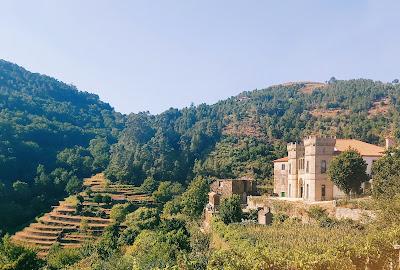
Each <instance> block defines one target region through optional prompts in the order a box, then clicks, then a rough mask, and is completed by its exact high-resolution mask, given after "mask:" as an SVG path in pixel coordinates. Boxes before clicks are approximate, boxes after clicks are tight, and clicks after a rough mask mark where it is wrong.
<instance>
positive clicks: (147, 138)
mask: <svg viewBox="0 0 400 270" xmlns="http://www.w3.org/2000/svg"><path fill="white" fill-rule="evenodd" d="M399 90H400V85H398V84H391V83H382V82H375V81H372V80H364V79H359V80H350V81H340V80H336V79H331V80H330V81H329V83H326V84H321V83H288V84H285V85H278V86H273V87H269V88H267V89H262V90H255V91H251V92H244V93H242V94H240V95H239V96H236V97H231V98H229V99H227V100H225V101H220V102H218V103H216V104H214V105H205V104H202V105H199V106H197V107H195V106H191V107H188V108H184V109H182V110H177V109H170V110H168V111H166V112H164V113H162V114H160V115H155V116H154V115H149V114H146V113H141V114H131V115H129V116H128V120H127V123H126V128H125V129H124V130H123V132H122V133H121V136H120V139H119V141H118V143H117V144H116V145H114V146H113V147H112V150H111V163H110V166H109V167H108V170H107V175H108V177H109V178H110V179H113V180H120V181H126V182H132V183H135V184H140V183H141V182H142V181H143V180H144V179H145V178H147V177H152V178H154V179H155V180H156V181H163V180H171V181H178V182H181V183H187V182H190V180H191V179H192V178H193V177H194V176H195V175H203V176H212V177H233V178H234V177H242V176H249V177H253V178H255V179H257V180H260V181H262V180H267V179H269V178H270V177H271V173H272V162H271V161H272V160H273V159H275V158H277V157H281V156H282V155H284V154H285V151H286V150H285V147H286V143H287V142H289V141H298V140H300V139H302V137H303V136H306V135H309V134H320V135H334V136H337V137H339V138H355V139H360V140H363V141H367V142H370V143H375V144H382V143H383V139H384V136H385V135H387V133H388V132H392V133H393V134H394V135H397V136H398V134H399V133H398V130H397V129H396V124H395V123H397V121H398V119H399V110H400V106H399V105H400V103H399V100H400V99H399V97H400V91H399Z"/></svg>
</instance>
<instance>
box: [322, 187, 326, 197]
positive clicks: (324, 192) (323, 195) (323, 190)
mask: <svg viewBox="0 0 400 270" xmlns="http://www.w3.org/2000/svg"><path fill="white" fill-rule="evenodd" d="M325 194H326V188H325V185H322V186H321V197H322V199H325Z"/></svg>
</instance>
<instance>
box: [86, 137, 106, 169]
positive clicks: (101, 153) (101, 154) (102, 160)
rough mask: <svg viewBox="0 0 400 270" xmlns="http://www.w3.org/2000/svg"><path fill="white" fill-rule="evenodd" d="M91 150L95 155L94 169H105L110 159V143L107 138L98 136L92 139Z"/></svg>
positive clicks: (93, 155)
mask: <svg viewBox="0 0 400 270" xmlns="http://www.w3.org/2000/svg"><path fill="white" fill-rule="evenodd" d="M89 151H90V154H91V155H92V157H93V163H92V169H93V171H94V172H101V171H104V170H105V169H106V168H107V165H108V163H109V161H110V145H109V144H108V142H107V139H106V138H101V137H97V138H95V139H93V140H91V141H90V143H89Z"/></svg>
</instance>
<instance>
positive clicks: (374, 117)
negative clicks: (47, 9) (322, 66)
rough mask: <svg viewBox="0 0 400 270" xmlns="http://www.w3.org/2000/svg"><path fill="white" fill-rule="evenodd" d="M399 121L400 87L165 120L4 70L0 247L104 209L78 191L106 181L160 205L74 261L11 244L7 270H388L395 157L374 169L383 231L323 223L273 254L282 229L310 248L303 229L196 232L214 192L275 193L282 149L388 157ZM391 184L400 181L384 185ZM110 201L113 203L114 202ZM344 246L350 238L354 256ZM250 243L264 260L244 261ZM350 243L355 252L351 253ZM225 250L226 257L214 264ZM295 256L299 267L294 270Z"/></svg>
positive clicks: (313, 95) (281, 99)
mask: <svg viewBox="0 0 400 270" xmlns="http://www.w3.org/2000/svg"><path fill="white" fill-rule="evenodd" d="M399 112H400V85H399V84H398V83H382V82H375V81H372V80H364V79H359V80H349V81H341V80H336V79H334V78H332V79H331V80H329V82H327V83H308V82H304V83H287V84H284V85H277V86H272V87H269V88H266V89H262V90H255V91H250V92H243V93H241V94H239V95H238V96H235V97H231V98H228V99H227V100H224V101H220V102H218V103H216V104H213V105H206V104H201V105H199V106H190V107H188V108H183V109H173V108H171V109H169V110H167V111H165V112H163V113H161V114H158V115H151V114H149V113H144V112H143V113H137V114H135V113H132V114H130V115H121V114H119V113H117V112H115V111H114V109H113V108H112V107H111V106H110V105H108V104H106V103H103V102H101V101H100V100H99V98H98V97H97V96H96V95H93V94H89V93H86V92H80V91H78V90H77V89H76V88H75V87H74V86H70V85H66V84H64V83H62V82H59V81H57V80H55V79H53V78H50V77H47V76H43V75H40V74H33V73H30V72H28V71H26V70H25V69H23V68H21V67H19V66H17V65H14V64H11V63H8V62H5V61H0V230H1V231H2V232H0V234H2V233H4V232H11V233H13V232H14V231H16V230H18V229H20V228H21V227H23V226H24V225H27V223H28V222H30V221H32V220H33V219H34V218H35V217H36V216H38V215H40V214H42V213H44V212H47V211H49V209H50V206H51V205H54V204H57V201H58V200H60V199H61V198H63V197H64V196H66V195H67V194H69V195H77V196H71V197H70V198H69V199H70V200H75V201H77V202H81V201H82V202H83V201H84V197H82V195H81V194H84V195H85V196H86V198H87V199H90V200H91V201H90V202H91V203H94V204H96V205H97V206H99V205H100V203H107V202H106V201H103V197H102V196H92V197H91V195H93V194H92V192H93V191H92V190H90V189H89V190H87V189H86V190H85V191H84V192H82V191H83V189H82V179H83V178H84V177H87V176H90V175H92V174H95V173H98V172H102V171H104V172H105V173H106V176H107V178H108V180H111V181H113V182H120V183H122V185H120V184H116V185H114V184H113V183H108V182H105V183H106V184H105V187H104V188H105V189H108V191H110V189H109V187H110V186H119V187H121V188H122V187H124V188H125V189H126V187H127V185H123V183H129V184H134V185H135V186H136V187H132V186H130V187H129V189H130V192H133V191H134V193H135V194H137V195H139V197H140V196H141V197H143V195H144V194H145V195H144V197H146V198H150V199H151V201H152V202H154V205H153V204H152V205H147V206H145V207H139V208H138V205H136V204H135V203H132V202H130V203H129V202H127V203H125V204H116V205H115V206H114V207H113V208H112V209H108V210H109V211H110V213H109V214H110V217H111V219H112V220H113V221H114V223H113V224H112V225H111V226H108V227H107V228H106V229H105V230H104V234H103V235H102V236H101V237H100V239H99V240H96V241H94V240H93V241H89V242H88V243H87V244H85V245H83V247H81V248H79V249H78V248H76V249H61V248H60V246H52V247H51V249H50V250H49V256H48V257H47V258H46V261H43V260H41V259H38V258H37V257H36V254H35V251H34V250H30V249H29V248H24V247H19V246H16V245H15V244H13V243H12V242H11V241H10V238H9V237H7V236H6V237H4V238H3V239H2V240H1V241H0V266H1V264H3V265H6V266H5V267H8V268H7V269H22V268H18V267H20V265H22V264H23V265H25V266H26V267H25V268H23V269H40V267H42V266H44V268H42V269H66V267H68V266H70V269H175V268H174V267H178V265H179V266H180V268H182V267H184V269H206V268H207V267H208V268H207V269H225V268H226V267H231V266H232V264H234V265H235V266H232V267H231V268H232V269H244V267H243V266H242V265H241V264H240V263H241V262H243V261H250V260H251V261H254V258H262V259H261V260H260V261H259V262H257V263H259V264H258V265H259V266H260V267H261V266H262V267H264V266H265V265H263V263H264V262H266V261H268V260H269V261H268V263H269V264H268V265H269V266H272V265H273V266H274V267H275V266H276V269H287V267H288V265H289V266H290V267H292V266H293V267H292V268H296V269H297V267H298V266H299V265H302V266H304V265H307V266H308V265H311V266H315V265H316V264H318V265H319V263H320V265H321V267H322V268H324V269H325V268H326V269H336V268H341V269H348V267H349V266H354V265H361V266H360V267H361V268H360V269H365V268H366V266H365V265H373V266H374V265H377V264H379V263H381V262H383V261H385V264H382V263H381V266H382V265H383V266H385V265H386V263H387V262H388V261H389V259H390V260H391V259H393V258H395V257H397V251H396V253H393V252H392V251H393V249H392V243H394V242H393V241H394V240H393V239H397V236H398V235H400V234H399V231H398V229H397V228H398V226H397V224H398V218H399V217H398V212H393V211H386V210H385V209H388V205H390V206H391V207H392V206H393V202H395V207H397V208H396V209H400V207H399V206H398V205H400V204H399V203H398V200H399V199H398V197H396V196H398V194H399V187H398V184H397V183H398V177H397V174H396V173H397V172H398V171H399V170H398V168H399V164H400V158H399V153H397V152H394V153H391V154H387V155H386V156H385V160H386V159H389V161H387V160H386V161H385V162H384V161H382V162H377V163H375V164H376V165H375V167H376V168H374V174H375V176H374V177H375V178H374V179H378V181H377V182H376V185H375V186H376V187H377V188H376V190H375V193H376V192H378V193H377V194H378V195H375V197H376V199H377V201H376V203H375V202H374V205H375V204H377V205H378V202H379V205H380V207H381V208H382V209H383V211H380V212H379V213H381V214H385V215H388V216H385V217H384V218H381V217H379V219H382V221H384V222H383V223H372V225H371V226H369V227H366V226H364V224H361V223H348V222H347V221H344V222H340V221H338V220H333V219H330V218H329V217H328V216H325V215H322V216H321V215H319V219H318V220H316V223H315V224H314V223H313V224H311V225H310V226H311V227H309V228H308V230H307V231H306V233H310V235H311V234H312V235H315V238H313V239H312V241H311V242H310V243H309V245H308V246H305V247H304V246H301V247H298V249H293V248H292V247H291V246H290V245H287V243H286V242H284V241H283V242H282V241H281V242H279V243H278V242H277V241H275V240H274V241H275V242H274V243H275V244H276V245H275V246H274V243H272V244H271V243H270V242H268V241H267V240H268V239H270V238H271V239H275V238H274V237H275V236H276V237H278V238H279V235H281V232H280V230H281V229H282V226H283V225H285V224H286V223H287V224H288V225H287V227H284V228H285V230H287V232H288V235H289V236H290V237H289V238H294V239H297V240H296V241H300V242H301V243H302V242H304V241H303V239H302V238H301V237H304V236H303V234H299V233H298V231H302V232H304V228H305V227H304V226H305V225H304V224H300V223H299V221H298V220H295V219H290V218H288V217H287V216H286V217H285V215H284V214H282V213H280V214H278V215H277V218H275V219H274V224H276V226H275V225H273V226H272V227H271V228H270V227H266V228H264V229H262V230H259V228H258V227H257V226H250V227H245V226H246V225H238V224H236V225H226V224H225V225H224V224H223V223H221V222H222V221H224V219H223V218H222V221H221V217H220V219H219V221H218V218H217V219H216V220H214V223H213V226H214V229H213V230H214V231H213V232H212V233H213V237H210V236H209V235H208V234H205V233H204V231H202V230H200V221H201V217H202V213H203V209H204V206H205V204H206V202H207V194H208V191H209V179H210V178H214V177H218V178H237V177H252V178H254V179H256V180H257V182H258V184H259V187H260V186H264V187H267V188H266V190H265V191H267V192H268V183H270V180H271V177H272V168H273V167H272V160H274V159H276V158H279V157H282V156H284V155H285V154H286V143H287V142H289V141H297V140H301V139H302V137H303V136H306V135H310V134H319V135H333V136H337V137H339V138H355V139H360V140H363V141H367V142H370V143H375V144H383V140H384V137H385V135H388V134H389V133H390V134H391V135H393V136H395V137H397V139H398V140H399V139H400V130H399V128H398V121H399ZM387 175H390V176H393V175H394V177H389V178H390V179H389V178H388V177H387ZM386 179H389V180H390V181H389V182H388V181H386ZM139 186H140V187H139ZM388 194H389V195H390V194H391V197H388ZM104 197H106V198H108V203H110V200H111V201H112V200H113V199H112V198H111V197H110V196H108V197H107V196H104ZM380 197H383V199H382V198H380ZM378 199H379V200H381V201H378ZM82 202H81V203H82ZM82 204H83V203H82ZM76 205H81V204H79V203H77V204H76ZM223 205H225V206H224V207H225V208H226V209H238V210H239V211H238V214H239V215H238V218H237V219H235V220H233V219H232V221H240V220H241V217H245V218H246V219H247V220H249V221H251V222H253V221H254V215H253V214H254V213H253V214H252V213H249V214H248V215H245V216H242V214H243V213H241V209H240V198H235V197H232V198H230V199H228V200H227V202H225V201H224V203H223ZM81 206H82V205H81ZM76 207H77V208H76V210H75V211H76V212H77V213H79V212H82V213H83V212H85V213H86V214H88V216H94V215H96V213H95V211H94V210H93V209H94V208H93V207H92V206H87V205H86V206H85V207H81V209H78V208H79V207H78V206H76ZM224 207H222V208H224ZM396 211H397V210H396ZM221 212H222V213H223V212H224V211H222V210H221ZM82 213H81V214H82ZM75 214H76V213H75ZM319 214H321V213H319ZM322 214H324V213H322ZM44 218H46V216H45V217H44ZM286 220H287V222H286ZM228 223H229V222H228ZM382 224H383V225H382ZM285 226H286V225H285ZM374 226H377V227H376V228H379V230H376V228H375V227H374ZM374 228H375V229H374ZM382 228H385V230H384V231H383V232H384V233H382ZM75 229H79V230H82V232H83V231H86V230H87V224H86V226H85V222H83V223H82V224H81V226H79V228H75ZM314 232H317V234H315V233H314ZM348 234H351V235H355V236H356V237H353V238H354V239H353V238H352V239H351V240H352V241H350V242H349V240H348V239H349V238H348V237H349V235H348ZM259 235H264V236H267V237H261V238H260V237H259ZM326 235H334V236H335V237H333V238H332V237H331V238H332V239H330V241H331V242H330V244H327V245H325V246H322V248H321V249H318V250H317V249H315V248H314V247H315V245H319V244H320V242H321V239H322V241H325V240H324V239H325V238H326V237H325V236H326ZM386 235H388V236H390V237H386ZM236 236H238V237H236ZM324 237H325V238H324ZM239 238H240V239H239ZM281 238H282V237H280V238H279V239H281ZM243 239H250V240H251V241H250V242H251V243H250V242H248V243H247V242H246V241H244V240H243ZM254 239H256V240H257V239H258V240H260V239H261V240H262V241H261V240H260V241H258V240H257V241H256V240H254ZM265 239H267V240H265ZM264 240H265V241H264ZM296 241H295V242H296ZM255 243H256V244H257V246H258V247H259V248H258V249H255V250H250V249H248V246H254V244H255ZM314 243H315V244H314ZM342 243H345V244H346V245H348V244H349V245H350V246H348V247H345V248H344V249H343V252H342V251H340V250H342V247H344V246H343V245H342ZM371 243H372V244H371ZM382 243H383V244H382ZM218 245H223V246H224V248H225V250H222V251H219V250H214V249H213V248H214V247H217V248H218ZM332 246H333V247H334V248H333V249H332V248H331V247H332ZM338 246H339V249H338V248H337V247H338ZM365 246H368V247H369V248H370V249H369V250H368V251H365V249H362V251H360V252H359V247H365ZM266 247H268V248H270V249H271V250H270V251H268V252H271V253H268V252H267V253H264V252H261V253H257V252H258V251H264V250H269V249H267V248H266ZM382 247H383V248H382ZM243 250H245V251H246V252H247V253H246V252H245V253H246V254H247V255H248V257H249V258H250V257H251V259H249V258H247V257H246V256H247V255H246V254H245V253H243ZM316 250H317V251H318V252H317V251H316ZM383 250H384V251H383ZM364 251H365V252H366V253H365V252H364ZM290 252H292V253H290ZM293 252H294V253H293ZM338 252H342V253H341V254H342V255H341V256H340V257H338V258H339V259H337V256H336V255H335V256H332V257H329V256H330V254H338ZM243 254H245V255H243ZM254 254H255V255H254ZM271 254H275V256H271ZM287 254H288V255H287ZM293 254H295V255H293ZM320 254H324V256H325V257H326V256H328V255H329V256H328V257H327V258H328V259H327V260H321V258H322V257H324V256H322V257H321V255H320ZM327 254H328V255H327ZM371 254H372V255H371ZM380 254H387V256H386V257H385V256H384V257H382V256H380ZM253 255H254V256H253ZM284 255H287V256H286V257H285V256H284ZM292 255H293V256H294V257H295V258H305V259H304V260H303V259H300V260H297V259H296V260H293V256H292ZM243 256H244V257H243ZM318 256H319V257H318ZM253 257H254V258H253ZM325 257H324V258H325ZM367 257H368V259H363V260H362V261H360V260H359V258H367ZM266 258H268V260H267V259H266ZM282 258H283V259H282ZM335 258H336V259H335ZM116 262H118V263H117V264H118V265H116ZM337 262H340V263H341V264H340V265H339V266H340V267H338V264H337ZM246 266H252V264H251V263H249V264H246ZM269 266H268V267H269ZM311 266H310V267H311ZM327 266H329V267H330V268H329V267H327ZM260 267H259V268H260ZM262 267H261V268H262ZM265 267H266V266H265ZM265 267H264V268H265ZM285 267H286V268H285ZM385 267H386V266H385ZM0 268H1V267H0ZM300 268H301V267H300ZM374 269H379V268H374Z"/></svg>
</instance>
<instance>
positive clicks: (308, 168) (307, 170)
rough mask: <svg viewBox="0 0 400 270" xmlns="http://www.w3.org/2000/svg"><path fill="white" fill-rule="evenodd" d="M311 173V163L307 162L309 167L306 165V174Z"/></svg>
mask: <svg viewBox="0 0 400 270" xmlns="http://www.w3.org/2000/svg"><path fill="white" fill-rule="evenodd" d="M309 172H310V161H309V160H307V165H306V173H309Z"/></svg>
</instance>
